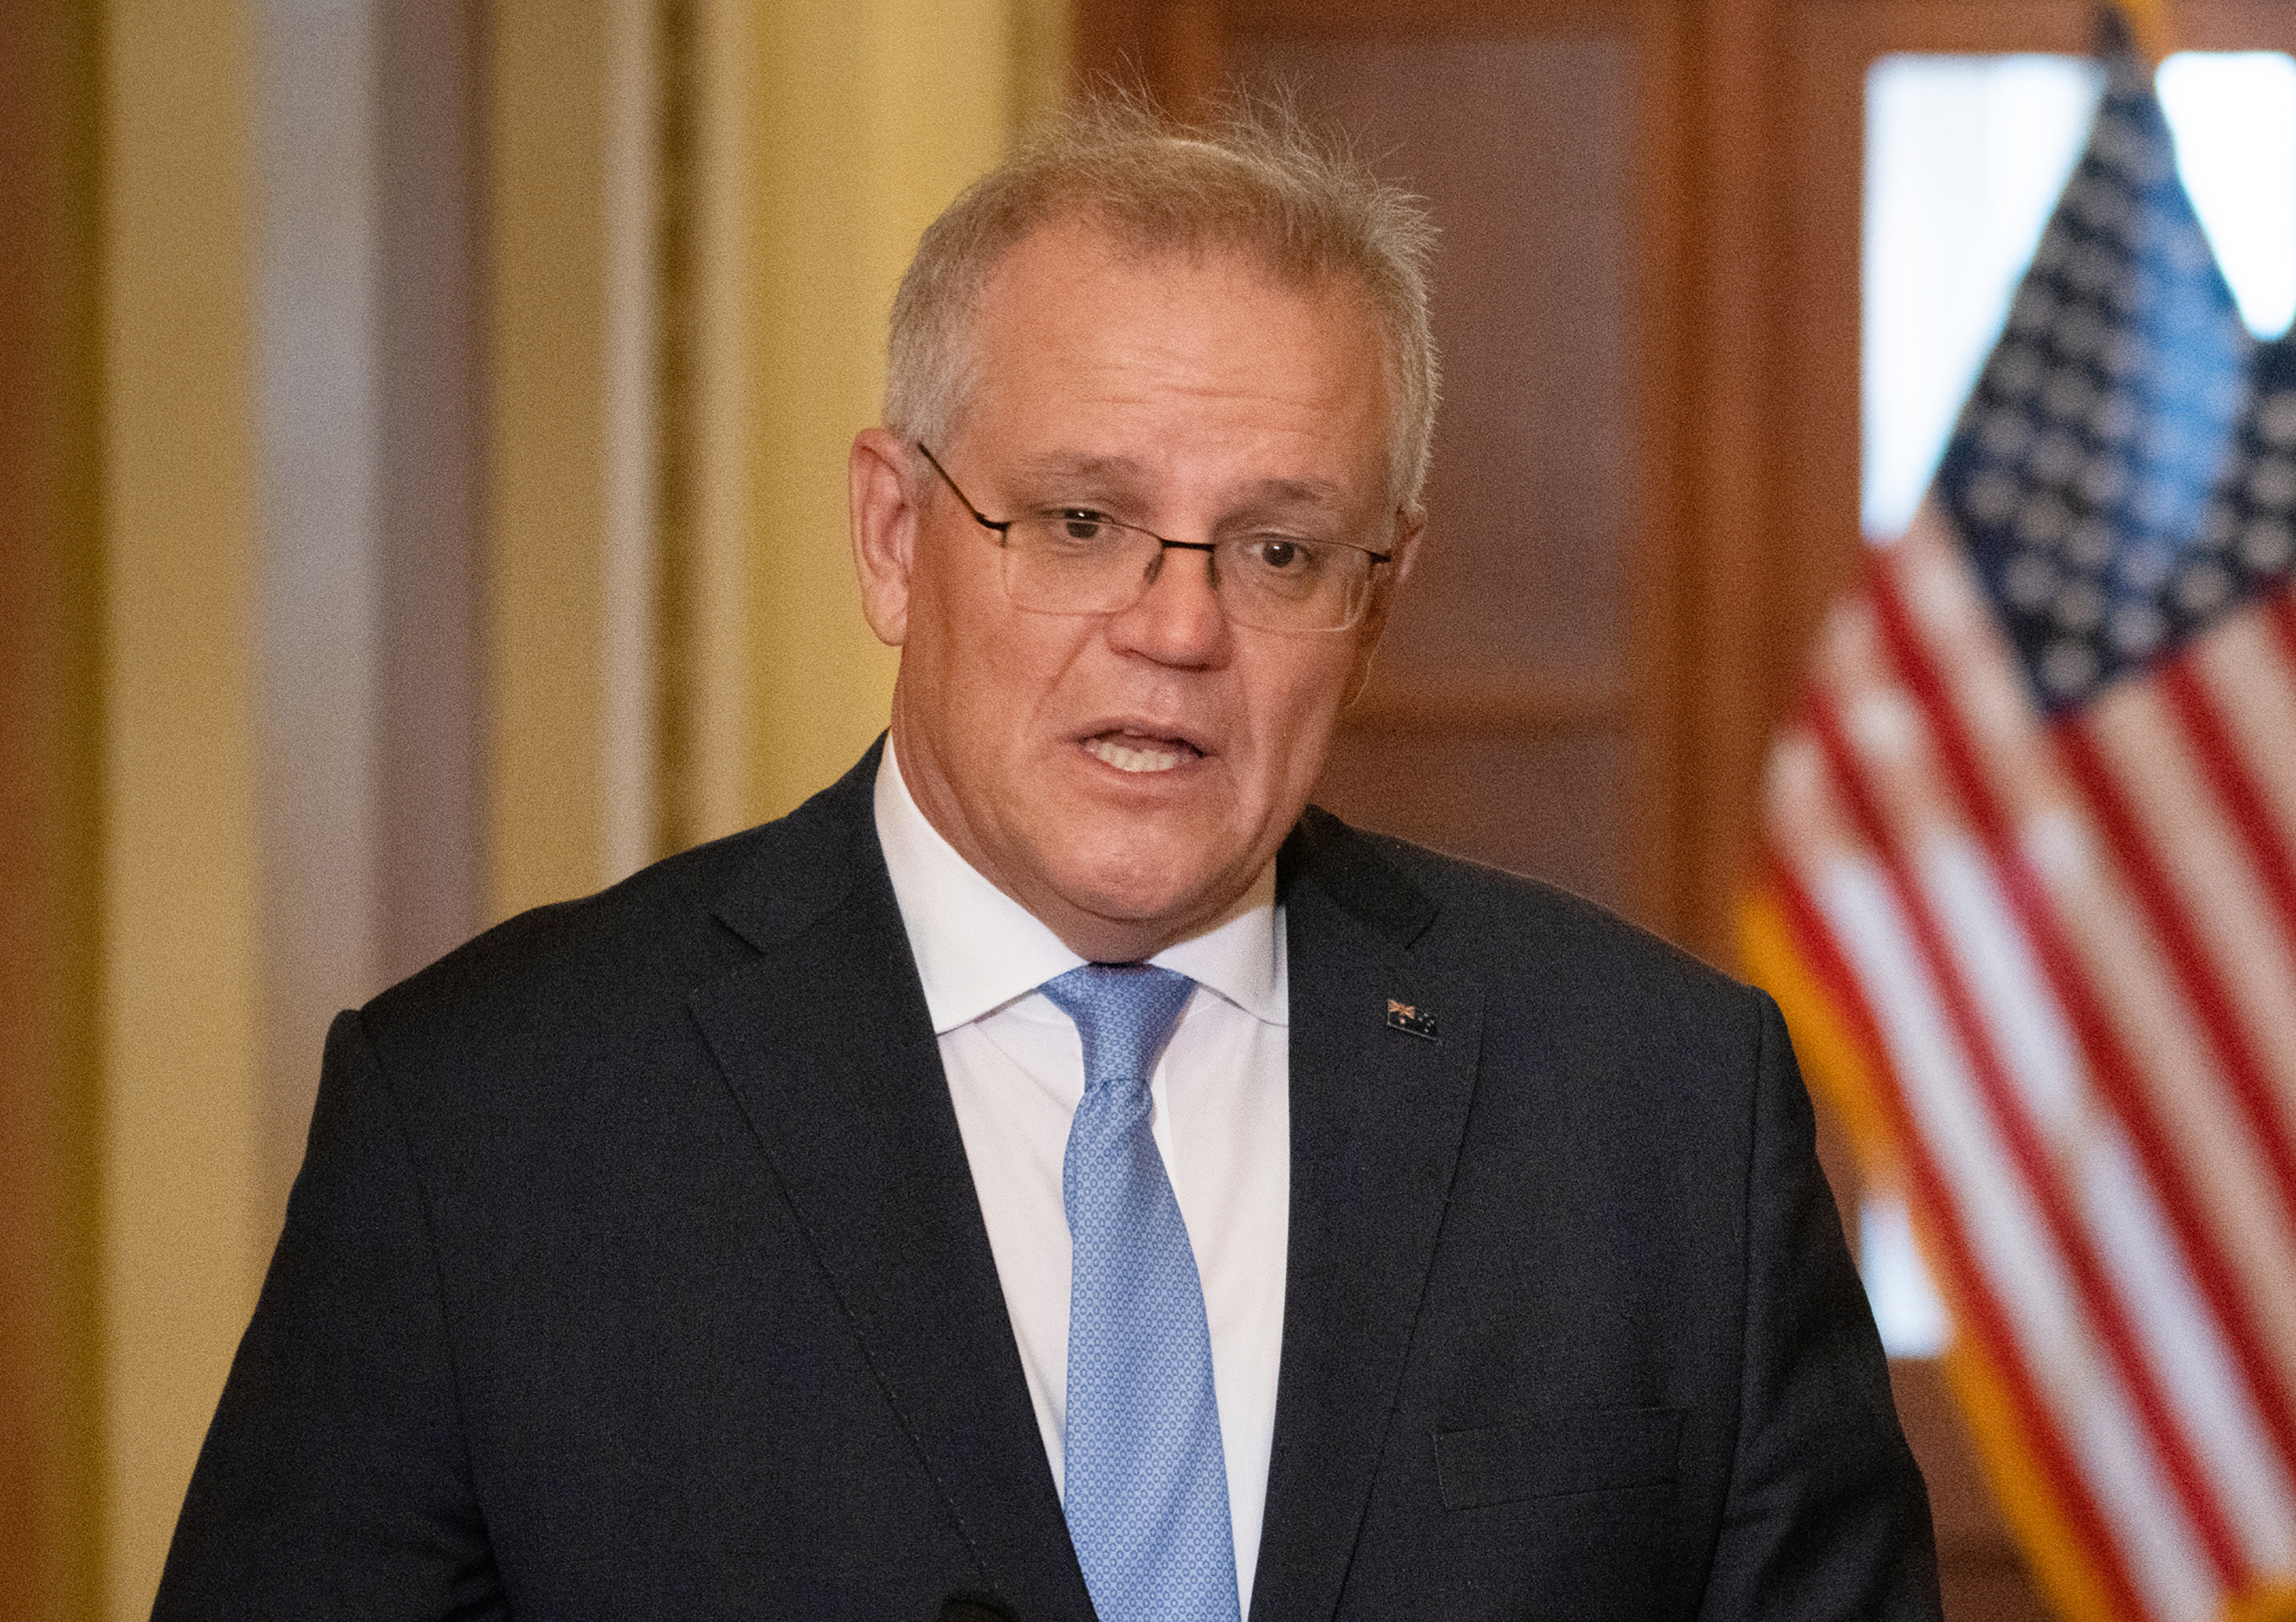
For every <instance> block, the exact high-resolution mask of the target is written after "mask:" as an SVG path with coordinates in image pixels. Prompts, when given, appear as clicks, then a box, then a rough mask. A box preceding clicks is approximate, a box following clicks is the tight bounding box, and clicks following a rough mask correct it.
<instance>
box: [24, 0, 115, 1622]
mask: <svg viewBox="0 0 2296 1622" xmlns="http://www.w3.org/2000/svg"><path fill="white" fill-rule="evenodd" d="M95 45H96V42H95V29H94V19H93V17H91V16H90V15H88V14H87V8H85V7H81V6H76V5H71V4H63V3H62V0H52V3H48V4H38V3H36V4H21V5H12V6H7V7H0V152H4V153H5V154H6V156H7V160H6V162H5V163H4V164H0V1622H33V1619H34V1618H58V1617H64V1616H78V1615H86V1614H88V1613H89V1612H91V1611H92V1610H94V1607H95V1603H96V1596H97V1593H98V1584H99V1573H98V1566H97V1561H98V1558H99V1552H100V1551H99V1547H98V1544H97V1541H96V1537H95V1533H94V1523H95V1519H96V1509H97V1503H98V1499H99V1495H100V1491H101V1487H100V1479H101V1478H100V1455H99V1453H98V1448H97V1421H96V1380H97V1364H96V1355H97V1354H96V1314H95V1283H94V1280H95V1266H96V1262H95V1255H94V1241H95V1228H94V1217H95V1200H96V1190H95V1179H94V1158H95V1155H94V1151H95V1113H96V1111H95V1085H96V1082H95V1028H96V1019H97V1010H96V996H97V992H98V976H97V971H96V930H97V906H96V888H97V881H96V863H97V859H98V856H97V849H96V829H97V818H96V803H95V802H96V794H97V789H98V782H99V766H98V761H99V750H100V747H101V741H102V734H101V732H100V729H99V727H98V725H97V724H96V715H95V711H96V708H97V703H98V691H97V684H98V670H97V658H98V650H97V636H98V634H99V628H100V627H99V625H98V618H97V613H96V601H97V592H98V578H99V571H98V568H97V557H96V553H97V548H98V545H99V537H98V535H97V529H96V524H97V513H98V504H97V496H96V479H97V462H96V446H97V443H98V439H97V433H96V423H95V412H96V401H97V396H96V350H95V318H96V286H97V281H96V274H95V268H96V267H95V255H96V241H95V196H96V180H95V172H94V166H95V160H96V159H95V153H96V139H95V123H96V120H95V98H96V81H95V73H96V61H95Z"/></svg>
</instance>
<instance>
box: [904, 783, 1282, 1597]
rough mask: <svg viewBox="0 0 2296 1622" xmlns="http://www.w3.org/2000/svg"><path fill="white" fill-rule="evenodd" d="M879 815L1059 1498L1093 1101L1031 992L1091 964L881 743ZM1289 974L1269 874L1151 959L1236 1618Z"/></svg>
mask: <svg viewBox="0 0 2296 1622" xmlns="http://www.w3.org/2000/svg"><path fill="white" fill-rule="evenodd" d="M876 818H877V837H878V840H880V842H881V844H882V845H883V846H884V850H885V865H886V867H887V868H888V869H889V870H890V872H891V873H892V879H893V894H894V897H896V898H897V899H898V901H899V903H900V908H901V922H902V924H903V926H904V927H905V928H906V930H907V932H908V937H909V949H910V950H911V951H912V952H913V953H914V954H915V955H916V960H917V971H918V973H919V974H920V976H921V977H922V979H923V981H924V989H925V1006H926V1007H927V1008H928V1009H929V1010H930V1011H931V1015H932V1022H933V1030H934V1032H935V1034H936V1035H937V1036H939V1039H940V1060H941V1068H942V1069H943V1070H944V1071H946V1072H947V1077H948V1090H949V1096H950V1098H951V1099H952V1100H953V1101H954V1102H955V1105H956V1124H957V1127H958V1130H959V1131H960V1132H961V1133H962V1134H963V1135H964V1153H965V1159H967V1160H968V1161H969V1162H970V1163H971V1166H972V1182H973V1186H974V1187H975V1188H976V1189H977V1190H978V1191H979V1192H980V1215H981V1216H982V1218H983V1219H984V1221H985V1222H986V1223H987V1225H988V1248H989V1249H990V1250H991V1251H992V1252H993V1253H994V1254H995V1256H996V1277H997V1282H999V1283H1000V1284H1001V1285H1002V1286H1003V1288H1004V1291H1005V1311H1006V1312H1007V1313H1008V1314H1009V1315H1011V1317H1012V1320H1013V1339H1015V1340H1016V1341H1017V1342H1018V1343H1019V1345H1020V1348H1021V1368H1022V1369H1023V1370H1024V1371H1025V1372H1027V1374H1028V1377H1029V1398H1030V1400H1031V1401H1033V1402H1034V1403H1035V1404H1036V1408H1037V1429H1038V1430H1039V1431H1040V1432H1042V1433H1043V1436H1044V1442H1045V1455H1046V1458H1047V1459H1048V1460H1049V1461H1050V1462H1051V1463H1052V1467H1053V1481H1054V1485H1055V1486H1056V1487H1057V1486H1060V1485H1061V1484H1062V1458H1063V1451H1062V1441H1063V1438H1064V1436H1065V1429H1064V1427H1065V1422H1066V1417H1065V1416H1066V1413H1067V1408H1068V1367H1069V1224H1068V1212H1067V1209H1066V1208H1065V1206H1064V1205H1063V1204H1062V1198H1061V1166H1062V1159H1063V1157H1064V1156H1065V1155H1066V1153H1067V1150H1068V1140H1069V1124H1070V1118H1072V1117H1073V1116H1074V1115H1075V1114H1076V1107H1077V1103H1078V1100H1079V1099H1081V1098H1082V1097H1083V1096H1084V1045H1083V1043H1082V1042H1081V1040H1080V1039H1079V1038H1078V1036H1077V1031H1076V1027H1075V1025H1074V1024H1072V1023H1071V1022H1070V1020H1069V1017H1068V1015H1066V1014H1064V1013H1062V1012H1061V1011H1060V1010H1059V1009H1058V1008H1057V1007H1055V1006H1054V1004H1053V1003H1052V1001H1051V1000H1050V999H1049V998H1047V997H1046V996H1045V995H1043V994H1042V993H1040V992H1038V991H1037V989H1036V988H1037V987H1039V986H1041V985H1043V984H1044V983H1045V982H1046V980H1048V979H1053V978H1054V976H1055V975H1060V974H1065V973H1067V972H1068V971H1070V970H1071V969H1073V968H1076V967H1077V966H1078V964H1080V963H1083V962H1084V959H1082V958H1080V957H1078V955H1077V954H1075V953H1073V952H1071V951H1070V950H1069V948H1068V947H1067V946H1063V945H1062V943H1061V939H1060V938H1059V937H1058V936H1056V935H1054V933H1053V932H1052V930H1049V929H1047V928H1046V926H1045V925H1044V924H1043V923H1041V922H1038V921H1037V918H1036V916H1035V915H1034V914H1032V913H1029V911H1028V910H1027V909H1026V908H1025V907H1023V906H1021V904H1020V903H1019V902H1017V901H1014V900H1013V898H1012V897H1009V896H1007V895H1005V892H1004V891H1002V890H1000V889H997V888H996V886H995V885H993V884H991V883H990V882H989V881H988V880H987V879H985V878H983V877H982V876H981V875H980V872H978V871H977V870H976V869H974V868H973V866H972V864H970V863H968V862H967V861H966V860H965V859H964V857H963V856H960V855H958V854H957V852H956V848H955V847H954V846H952V845H951V844H949V842H948V841H947V840H945V839H943V838H942V837H941V835H940V832H939V830H937V829H936V828H934V827H933V825H932V824H931V823H930V822H928V821H926V820H925V815H924V813H923V812H922V811H920V810H919V809H918V808H917V804H916V801H915V800H914V799H913V798H912V797H911V796H910V793H909V790H908V785H907V784H906V782H904V781H903V780H902V777H901V774H900V769H899V767H898V766H897V765H896V764H895V763H894V758H893V745H892V741H891V740H890V738H888V739H887V740H886V743H885V755H884V759H883V760H882V762H881V764H880V765H879V766H878V768H877V784H876ZM1283 960H1284V947H1283V909H1281V908H1280V907H1278V906H1277V905H1275V867H1274V865H1273V864H1270V865H1269V867H1268V868H1267V871H1266V872H1262V873H1261V874H1260V875H1259V881H1258V882H1257V883H1255V884H1254V885H1253V886H1252V887H1251V889H1250V890H1249V891H1247V892H1246V893H1245V894H1244V896H1243V897H1242V898H1241V899H1240V900H1239V901H1238V902H1237V903H1236V905H1234V907H1233V908H1231V909H1230V910H1229V912H1228V913H1227V915H1226V917H1225V918H1224V919H1223V920H1222V921H1221V922H1218V924H1217V925H1215V926H1214V927H1213V928H1211V929H1210V930H1206V931H1205V932H1204V933H1202V934H1200V935H1197V936H1194V937H1193V938H1190V939H1187V940H1184V941H1181V942H1180V943H1178V944H1177V945H1176V946H1169V947H1167V948H1166V949H1165V950H1164V951H1161V952H1159V953H1158V954H1156V955H1155V956H1154V957H1152V958H1151V959H1149V962H1151V963H1154V964H1156V965H1157V966H1159V967H1160V968H1165V969H1170V970H1174V971H1177V972H1178V973H1181V974H1185V975H1186V976H1187V977H1188V978H1189V979H1192V980H1193V981H1195V982H1196V990H1195V993H1194V995H1192V996H1191V997H1190V998H1189V999H1188V1004H1187V1007H1186V1009H1185V1011H1184V1012H1182V1014H1181V1016H1180V1023H1179V1026H1178V1028H1177V1029H1175V1030H1174V1032H1173V1034H1172V1039H1171V1042H1170V1044H1169V1045H1168V1046H1167V1047H1166V1048H1165V1050H1164V1056H1163V1058H1162V1059H1161V1060H1160V1061H1159V1062H1158V1063H1157V1066H1156V1073H1155V1075H1154V1076H1153V1077H1152V1078H1151V1080H1150V1083H1149V1095H1150V1098H1151V1100H1152V1104H1153V1108H1154V1116H1153V1129H1154V1132H1155V1137H1156V1147H1157V1148H1158V1149H1159V1150H1160V1151H1163V1156H1164V1169H1165V1171H1166V1172H1167V1173H1168V1174H1169V1176H1170V1177H1171V1179H1172V1192H1173V1193H1174V1195H1175V1196H1176V1197H1177V1199H1178V1200H1179V1205H1180V1216H1181V1218H1182V1220H1183V1221H1185V1223H1186V1224H1187V1229H1188V1241H1189V1244H1190V1245H1191V1246H1192V1247H1193V1249H1194V1251H1195V1255H1196V1273H1197V1275H1198V1276H1199V1277H1200V1278H1201V1279H1202V1281H1203V1286H1204V1315H1205V1318H1206V1320H1207V1321H1208V1322H1209V1323H1210V1329H1211V1342H1212V1384H1213V1389H1214V1391H1215V1394H1216V1395H1217V1397H1218V1401H1219V1420H1220V1442H1221V1446H1222V1448H1223V1450H1224V1451H1225V1453H1226V1459H1227V1499H1228V1514H1229V1518H1230V1519H1231V1520H1232V1521H1233V1522H1234V1531H1235V1577H1236V1587H1237V1592H1238V1596H1239V1598H1240V1600H1241V1602H1242V1610H1244V1611H1245V1612H1247V1613H1248V1612H1249V1611H1250V1610H1251V1582H1252V1575H1253V1569H1254V1567H1255V1565H1256V1563H1257V1561H1258V1559H1259V1526H1260V1519H1261V1516H1262V1514H1263V1513H1264V1511H1265V1510H1266V1507H1267V1456H1268V1450H1269V1447H1270V1446H1271V1445H1272V1443H1273V1441H1274V1438H1275V1375H1276V1365H1277V1362H1278V1359H1279V1357H1280V1356H1281V1353H1282V1350H1283V1261H1284V1252H1285V1240H1286V1237H1287V1232H1288V1221H1289V1211H1290V1205H1291V1192H1292V1152H1291V1151H1292V1108H1291V1092H1290V1086H1291V1031H1290V1028H1289V1027H1290V1014H1289V1004H1288V1000H1287V989H1286V979H1285V971H1284V961H1283Z"/></svg>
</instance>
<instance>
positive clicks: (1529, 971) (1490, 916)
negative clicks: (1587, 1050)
mask: <svg viewBox="0 0 2296 1622" xmlns="http://www.w3.org/2000/svg"><path fill="white" fill-rule="evenodd" d="M1301 832H1302V834H1304V835H1306V836H1307V842H1308V843H1309V844H1311V845H1312V846H1313V847H1314V848H1315V851H1316V855H1315V858H1314V859H1313V861H1312V862H1311V863H1309V864H1303V865H1308V866H1312V868H1313V869H1314V870H1315V871H1316V876H1317V878H1318V879H1319V880H1321V881H1323V883H1324V888H1325V889H1327V890H1329V891H1331V892H1332V893H1333V895H1334V897H1335V898H1336V899H1338V900H1339V901H1340V902H1341V905H1343V906H1347V907H1349V909H1350V910H1352V911H1356V912H1357V913H1359V914H1366V915H1368V919H1369V921H1371V922H1377V923H1383V924H1385V926H1386V927H1387V929H1388V931H1389V932H1390V934H1395V935H1397V936H1398V938H1405V939H1406V941H1407V944H1408V946H1409V948H1410V950H1411V951H1412V952H1413V953H1414V954H1415V955H1416V954H1428V955H1431V956H1436V957H1440V958H1443V959H1446V960H1449V961H1452V962H1455V963H1456V965H1457V966H1458V967H1459V968H1460V969H1461V970H1462V971H1464V972H1466V973H1468V974H1470V975H1472V977H1473V978H1475V979H1480V980H1483V981H1485V982H1486V983H1500V984H1504V983H1507V982H1515V983H1529V984H1536V985H1538V987H1541V988H1542V990H1543V991H1544V992H1546V993H1547V994H1550V995H1552V994H1569V993H1571V992H1574V991H1575V992H1578V993H1579V994H1581V995H1585V996H1587V997H1588V998H1591V999H1593V1000H1594V1001H1595V1002H1597V1003H1600V1004H1606V1005H1611V1006H1617V1005H1620V1004H1642V1005H1644V1006H1645V1007H1648V1008H1651V1009H1661V1008H1663V1009H1671V1010H1674V1011H1677V1012H1682V1011H1687V1010H1700V1011H1710V1012H1713V1013H1716V1014H1724V1013H1726V1014H1727V1016H1728V1017H1729V1018H1730V1019H1731V1020H1733V1021H1735V1020H1741V1019H1744V1018H1746V1017H1747V1016H1748V1015H1749V1014H1751V1012H1753V1010H1754V1009H1755V1008H1756V1007H1758V1005H1759V993H1758V992H1755V991H1753V990H1751V988H1750V987H1746V986H1744V985H1742V984H1741V983H1739V982H1738V981H1736V980H1734V979H1732V978H1731V977H1730V976H1728V975H1726V974H1725V973H1724V972H1722V971H1720V970H1718V969H1717V968H1715V967H1714V966H1713V965H1712V964H1710V963H1706V962H1704V961H1703V960H1702V959H1701V958H1698V957H1696V956H1694V955H1693V954H1691V953H1689V952H1687V951H1685V950H1684V949H1683V948H1682V947H1680V946H1676V945H1674V944H1673V943H1672V942H1669V941H1667V940H1664V939H1662V938H1660V937H1659V936H1657V935H1654V934H1652V932H1651V931H1649V930H1645V929H1644V928H1643V927H1641V926H1640V925H1638V924H1635V923H1632V922H1628V921H1627V920H1626V919H1624V918H1621V917H1620V916H1619V915H1618V914H1617V913H1612V912H1611V911H1610V910H1609V909H1608V908H1606V907H1603V906H1602V905H1598V904H1597V903H1595V902H1593V901H1589V900H1587V898H1586V897H1582V896H1579V895H1575V894H1573V893H1572V892H1570V891H1569V890H1566V889H1562V888H1561V887H1559V886H1557V885H1554V884H1550V883H1547V882H1546V881H1542V880H1538V879H1531V878H1525V877H1523V876H1521V874H1517V873H1510V872H1503V871H1501V870H1500V869H1497V868H1494V867H1488V866H1485V865H1483V864H1480V863H1476V862H1471V861H1467V860H1465V859H1464V858H1462V857H1458V856H1446V855H1444V854H1442V853H1441V852H1439V851H1434V850H1430V849H1427V848H1424V847H1423V846H1418V845H1414V844H1412V843H1410V842H1409V841H1407V840H1399V839H1396V838H1393V837H1391V836H1390V835H1386V834H1379V833H1371V832H1367V831H1363V830H1360V829H1357V828H1352V827H1349V825H1348V824H1346V823H1342V822H1341V821H1340V820H1339V819H1338V818H1336V817H1333V816H1331V815H1328V814H1327V813H1324V812H1322V811H1319V810H1314V809H1311V810H1310V812H1309V815H1308V818H1305V819H1303V820H1302V823H1301Z"/></svg>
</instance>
